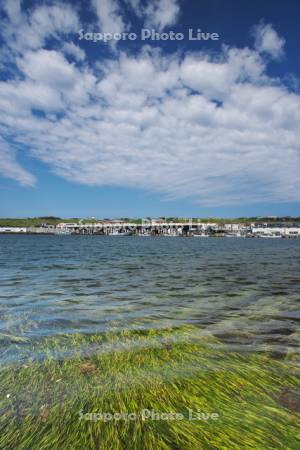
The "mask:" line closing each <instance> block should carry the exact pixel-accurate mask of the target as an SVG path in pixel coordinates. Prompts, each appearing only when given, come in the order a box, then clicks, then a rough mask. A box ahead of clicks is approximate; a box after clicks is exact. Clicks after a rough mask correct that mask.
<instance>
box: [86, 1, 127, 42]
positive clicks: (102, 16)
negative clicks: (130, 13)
mask: <svg viewBox="0 0 300 450" xmlns="http://www.w3.org/2000/svg"><path fill="white" fill-rule="evenodd" d="M92 4H93V6H94V8H95V10H96V13H97V17H98V23H99V29H100V31H101V32H103V33H112V34H114V33H122V32H123V31H124V30H125V28H126V26H125V23H124V20H123V18H122V14H121V10H120V5H119V2H118V0H92Z"/></svg>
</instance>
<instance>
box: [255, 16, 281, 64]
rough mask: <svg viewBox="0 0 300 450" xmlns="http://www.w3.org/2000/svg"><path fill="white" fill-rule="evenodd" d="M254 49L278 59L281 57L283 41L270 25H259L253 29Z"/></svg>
mask: <svg viewBox="0 0 300 450" xmlns="http://www.w3.org/2000/svg"><path fill="white" fill-rule="evenodd" d="M254 34H255V47H256V49H257V50H258V51H259V52H260V53H263V52H264V53H268V54H269V55H270V56H272V58H274V59H278V58H280V57H281V56H282V55H283V47H284V44H285V40H284V39H283V38H282V37H280V36H279V35H278V34H277V32H276V31H275V30H274V28H273V27H272V25H270V24H267V25H265V24H260V25H258V26H256V27H255V28H254Z"/></svg>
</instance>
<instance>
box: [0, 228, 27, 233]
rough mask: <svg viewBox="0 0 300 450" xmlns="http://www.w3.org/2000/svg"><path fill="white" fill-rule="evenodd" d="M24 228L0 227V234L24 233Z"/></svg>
mask: <svg viewBox="0 0 300 450" xmlns="http://www.w3.org/2000/svg"><path fill="white" fill-rule="evenodd" d="M26 232H27V228H26V227H0V233H26Z"/></svg>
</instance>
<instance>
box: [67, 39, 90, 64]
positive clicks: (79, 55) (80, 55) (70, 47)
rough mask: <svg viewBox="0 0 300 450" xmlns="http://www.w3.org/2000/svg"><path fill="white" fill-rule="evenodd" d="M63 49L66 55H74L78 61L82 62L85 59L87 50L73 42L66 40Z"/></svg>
mask: <svg viewBox="0 0 300 450" xmlns="http://www.w3.org/2000/svg"><path fill="white" fill-rule="evenodd" d="M62 51H63V52H64V53H65V54H66V55H69V56H71V57H73V58H74V59H75V60H76V61H78V62H82V61H84V59H85V51H84V50H83V49H82V48H80V47H78V45H75V44H74V43H73V42H65V43H64V45H63V47H62Z"/></svg>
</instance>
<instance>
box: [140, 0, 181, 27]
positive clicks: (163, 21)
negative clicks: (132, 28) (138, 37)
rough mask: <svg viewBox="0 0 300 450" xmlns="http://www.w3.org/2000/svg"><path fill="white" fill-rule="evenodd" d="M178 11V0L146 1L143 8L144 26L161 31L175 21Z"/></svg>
mask: <svg viewBox="0 0 300 450" xmlns="http://www.w3.org/2000/svg"><path fill="white" fill-rule="evenodd" d="M179 12H180V7H179V2H178V0H153V1H151V2H148V5H147V7H146V10H145V15H146V21H145V26H146V27H150V28H152V27H153V28H156V29H158V30H160V31H161V30H163V29H164V28H165V27H167V26H170V25H174V24H175V23H176V21H177V18H178V15H179Z"/></svg>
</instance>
